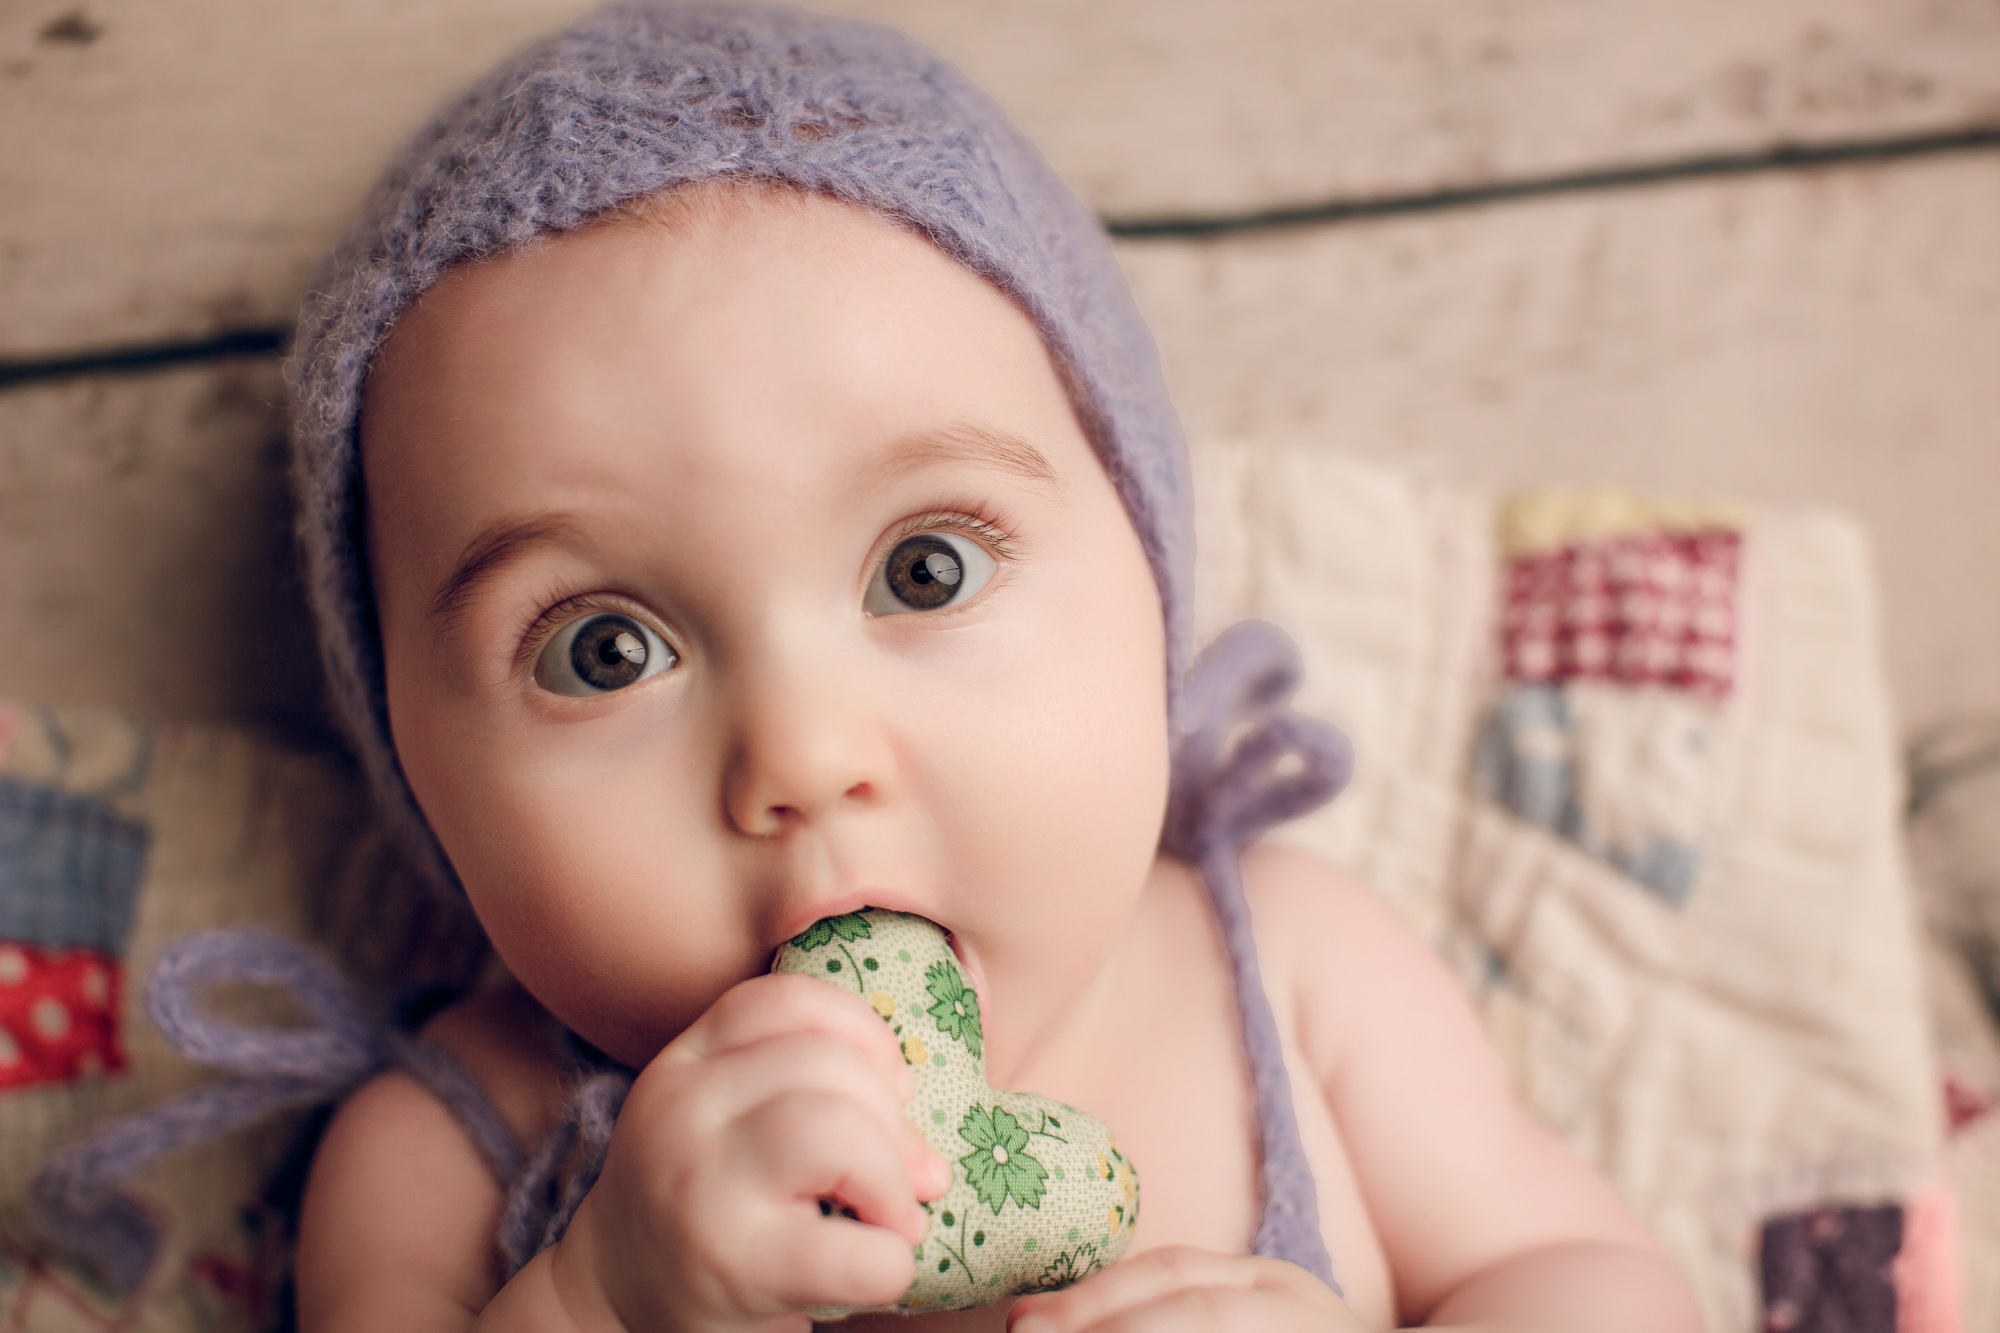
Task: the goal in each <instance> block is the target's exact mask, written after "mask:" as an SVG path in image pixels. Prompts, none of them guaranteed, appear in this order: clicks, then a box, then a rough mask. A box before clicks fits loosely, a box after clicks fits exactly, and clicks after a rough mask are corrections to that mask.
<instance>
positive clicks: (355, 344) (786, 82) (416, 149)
mask: <svg viewBox="0 0 2000 1333" xmlns="http://www.w3.org/2000/svg"><path fill="white" fill-rule="evenodd" d="M723 179H738V180H750V181H764V182H772V183H777V184H782V185H786V186H790V187H793V188H797V189H801V190H807V191H813V192H816V193H820V194H825V195H830V196H833V197H835V198H838V199H842V200H846V201H849V202H851V203H854V204H857V205H860V206H862V207H864V208H867V209H870V210H873V211H875V212H878V213H880V214H884V215H887V216H889V217H891V218H894V219H896V220H898V221H900V222H901V223H903V224H905V225H908V226H910V227H912V228H914V229H915V230H916V231H917V232H919V233H921V234H922V235H924V236H926V237H928V238H929V239H930V240H931V242H932V243H933V244H935V245H936V246H937V247H938V248H939V249H940V250H942V251H943V252H944V253H945V254H947V255H949V256H951V257H952V258H953V259H955V260H957V261H958V262H959V263H961V264H963V265H965V266H966V267H967V268H968V269H970V270H971V271H972V272H974V273H976V274H978V275H979V276H981V277H983V278H985V279H986V280H987V281H989V282H991V283H992V284H993V285H994V286H996V287H998V288H999V289H1000V290H1001V291H1002V292H1004V293H1006V294H1007V295H1008V296H1009V297H1011V298H1012V299H1013V300H1014V301H1015V302H1016V303H1017V304H1018V305H1019V307H1020V308H1021V309H1022V310H1023V311H1025V312H1026V313H1027V315H1028V317H1029V318H1030V320H1032V321H1033V323H1034V325H1035V327H1036V329H1037V330H1038V331H1039V332H1040V334H1041V337H1042V339H1043V342H1044V343H1045V344H1046V346H1047V347H1048V349H1049V352H1050V355H1051V358H1052V360H1053V361H1054V364H1055V365H1056V367H1057V370H1058V373H1059V374H1060V375H1061V376H1062V377H1063V379H1064V381H1065V383H1066V385H1067V387H1068V390H1069V393H1070V397H1071V401H1072V403H1073V404H1074V406H1075V409H1076V412H1077V415H1078V418H1079V420H1080V422H1081V424H1082V426H1083V429H1084V431H1085V433H1086V435H1087V436H1088V438H1089V439H1090V441H1091V442H1092V444H1093V446H1094V447H1095V448H1096V451H1097V454H1098V457H1099V459H1100V460H1101V461H1102V463H1103V465H1104V468H1105V470H1106V472H1107V473H1108V474H1109V476H1110V478H1111V481H1112V483H1113V485H1114V486H1115V487H1116V488H1117V491H1118V493H1119V495H1120V497H1121V498H1122V499H1123V501H1124V504H1125V508H1126V511H1127V512H1128V514H1129V515H1130V517H1131V520H1132V525H1133V527H1134V528H1135V529H1136V531H1137V533H1138V537H1139V541H1140V544H1141V546H1142V547H1143V549H1144V551H1145V553H1146V557H1147V559H1148V560H1149V561H1150V563H1151V566H1152V570H1153V576H1154V579H1155V581H1156V582H1157V584H1158V587H1159V593H1160V601H1161V605H1162V608H1163V610H1164V616H1165V625H1166V640H1167V661H1166V663H1165V670H1166V672H1167V682H1168V695H1169V699H1170V712H1171V713H1172V716H1171V717H1170V719H1169V724H1170V725H1171V726H1172V727H1173V732H1174V737H1175V755H1174V770H1175V774H1174V791H1173V795H1172V798H1171V801H1170V807H1169V811H1168V816H1167V826H1166V829H1165V831H1164V838H1163V845H1164V846H1165V847H1166V848H1167V849H1168V850H1170V851H1174V852H1176V853H1177V854H1179V855H1182V856H1184V857H1186V858H1187V859H1189V860H1190V861H1192V862H1194V863H1195V864H1197V865H1198V866H1199V867H1200V868H1201V869H1202V871H1203V873H1204V875H1205V877H1206V878H1207V880H1208V883H1209V886H1210V889H1211V893H1212V895H1213V897H1214V899H1215V903H1216V907H1217V912H1218V916H1219V918H1220V920H1221V923H1222V926H1223V932H1224V935H1225V937H1226V939H1227V940H1228V942H1229V947H1230V952H1231V954H1232V957H1233V961H1234V963H1235V965H1236V974H1237V995H1238V1001H1239V1006H1240V1007H1241V1008H1242V1010H1243V1021H1244V1034H1245V1042H1246V1048H1247V1051H1248V1054H1249V1056H1250V1065H1251V1069H1252V1077H1253V1082H1254V1084H1255V1089H1254V1091H1255V1095H1256V1104H1257V1111H1258V1116H1259V1119H1260V1122H1261V1130H1262V1137H1263V1167H1262V1179H1263V1185H1264V1191H1265V1200H1264V1202H1265V1208H1264V1221H1263V1225H1262V1226H1261V1227H1260V1230H1259V1232H1258V1237H1257V1248H1258V1250H1259V1252H1260V1253H1266V1254H1276V1255H1279V1256H1281V1257H1284V1258H1288V1259H1292V1260H1294V1261H1296V1262H1299V1263H1300V1264H1302V1265H1303V1266H1305V1267H1307V1268H1309V1269H1311V1270H1313V1271H1314V1272H1317V1273H1318V1274H1320V1276H1322V1277H1323V1278H1325V1279H1327V1280H1328V1281H1329V1282H1330V1281H1331V1280H1332V1273H1331V1266H1330V1263H1329V1261H1328V1258H1327V1256H1326V1252H1325V1249H1324V1247H1323V1246H1322V1245H1321V1243H1320V1240H1319V1236H1318V1225H1317V1220H1316V1214H1315V1204H1314V1197H1313V1190H1312V1182H1311V1177H1310V1174H1309V1172H1308V1171H1307V1169H1306V1165H1305V1159H1304V1154H1303V1151H1302V1149H1301V1148H1300V1146H1299V1143H1298V1137H1297V1132H1296V1127H1295V1126H1294V1124H1293V1121H1292V1111H1291V1100H1290V1094H1289V1088H1288V1085H1287V1080H1286V1077H1285V1070H1284V1064H1283V1060H1282V1058H1281V1056H1280V1055H1279V1053H1278V1041H1277V1032H1276V1028H1275V1025H1274V1024H1273V1023H1272V1021H1271V1015H1270V1011H1269V1006H1268V1003H1267V1002H1266V1000H1265V997H1264V994H1263V989H1262V986H1261V983H1260V982H1259V980H1258V976H1257V966H1256V957H1255V951H1254V948H1253V946H1252V944H1251V937H1250V924H1249V918H1248V910H1247V907H1246V906H1245V905H1244V900H1243V894H1242V888H1241V884H1240V880H1239V878H1238V870H1237V865H1236V862H1237V854H1238V852H1239V851H1240V850H1241V848H1242V846H1243V845H1244V844H1245V843H1247V842H1248V841H1249V839H1250V838H1252V837H1254V836H1256V834H1257V833H1258V832H1261V831H1262V829H1264V828H1267V827H1269V826H1270V825H1271V824H1273V823H1275V822H1277V821H1279V820H1281V819H1284V818H1288V817H1290V816H1292V815H1294V814H1297V813H1300V812H1302V811H1303V810H1304V809H1309V808H1311V807H1312V806H1314V805H1317V804H1319V803H1320V802H1321V801H1323V800H1325V799H1326V798H1327V797H1328V796H1330V795H1331V794H1332V792H1333V791H1334V790H1335V789H1337V787H1338V786H1339V785H1340V783H1341V782H1342V781H1343V780H1344V778H1345V774H1346V754H1345V748H1344V745H1343V744H1342V743H1340V741H1339V738H1338V736H1337V735H1333V734H1332V733H1331V732H1330V730H1329V729H1326V728H1324V727H1323V726H1321V725H1319V724H1314V723H1310V722H1309V721H1308V720H1307V719H1303V718H1300V717H1298V716H1297V715H1296V714H1292V713H1290V712H1289V711H1287V710H1286V709H1285V708H1284V701H1285V699H1286V698H1287V697H1288V696H1289V695H1290V693H1291V690H1292V687H1293V685H1294V684H1295V682H1296V679H1297V670H1298V668H1297V660H1296V655H1295V654H1294V653H1293V651H1292V650H1291V648H1290V645H1289V644H1288V643H1287V642H1285V641H1284V640H1283V638H1282V636H1280V635H1277V634H1276V632H1275V631H1272V630H1270V629H1269V628H1268V627H1260V626H1254V625H1253V626H1248V627H1239V630H1238V631H1237V632H1233V633H1232V634H1230V635H1225V636H1224V638H1223V639H1222V640H1221V641H1219V642H1218V644H1217V645H1215V646H1214V647H1212V648H1211V649H1210V650H1209V651H1208V652H1207V653H1205V654H1204V655H1203V659H1202V661H1201V662H1200V663H1191V662H1190V660H1189V654H1188V644H1189V637H1190V630H1191V624H1190V620H1191V616H1190V609H1191V608H1190V601H1191V594H1192V565H1193V559H1192V557H1193V522H1192V497H1191V487H1190V482H1189V476H1188V467H1187V460H1186V455H1185V450H1184V447H1183V444H1182V440H1181V434H1180V428H1179V425H1178V422H1177V420H1176V417H1175V414H1174V411H1173V408H1172V406H1171V404H1170V403H1169V401H1168V398H1167V393H1166V389H1165V385H1164V383H1163V382H1162V379H1161V375H1160V369H1159V362H1158V357H1157V354H1156V352H1155V350H1154V347H1153V343H1152V339H1151V337H1150V336H1149V334H1148V333H1147V331H1146V328H1145V326H1144V324H1143V323H1142V322H1141V320H1140V318H1139V315H1138V312H1137V310H1136V309H1135V307H1134V306H1133V303H1132V299H1131V296H1130V293H1129V292H1128V291H1127V289H1126V286H1125V282H1124V279H1123V276H1122V275H1121V273H1120V271H1119V269H1118V266H1117V263H1116V261H1115V259H1114V258H1113V255H1112V251H1111V246H1110V243H1109V241H1108V239H1107V238H1106V236H1105V233H1104V231H1103V229H1102V227H1101V226H1100V225H1099V224H1098V222H1097V220H1096V219H1095V218H1094V217H1093V216H1092V215H1091V214H1090V212H1089V211H1088V210H1087V209H1085V207H1084V206H1083V205H1082V203H1080V202H1079V201H1078V200H1077V198H1076V197H1075V196H1074V195H1072V194H1071V193H1070V192H1069V190H1068V189H1066V188H1065V187H1064V186H1063V185H1062V183H1061V182H1060V181H1059V180H1058V179H1057V178H1056V176H1055V174H1054V173H1053V172H1052V171H1051V170H1050V169H1049V167H1048V165H1047V164H1046V163H1045V162H1044V161H1043V160H1042V158H1041V156H1040V155H1039V154H1038V153H1037V152H1036V151H1035V149H1034V148H1033V147H1032V146H1030V145H1029V144H1028V142H1027V141H1026V140H1025V139H1024V138H1023V137H1022V136H1021V135H1020V134H1019V132H1017V131H1016V130H1015V129H1014V128H1013V127H1012V126H1011V125H1010V124H1008V122H1007V120H1006V118H1005V117H1004V116H1003V115H1002V114H1001V112H1000V111H999V109H998V108H997V107H996V106H995V105H994V104H993V103H992V102H991V101H989V100H988V99H987V98H985V97H984V96H983V95H981V94H980V93H979V92H978V91H976V90H975V89H974V88H972V87H971V86H970V85H969V84H968V83H967V82H966V81H965V80H964V78H962V77H961V76H960V75H959V74H958V73H957V72H956V71H955V70H953V69H952V68H951V67H950V66H949V65H947V64H945V63H944V62H943V61H941V60H940V59H938V58H937V57H936V56H935V55H933V54H931V53H930V52H929V51H927V50H925V49H924V48H923V47H921V46H919V45H918V44H917V43H916V42H914V41H912V40H910V39H909V38H906V37H904V36H902V35H901V34H898V33H895V32H892V31H889V30H887V29H884V28H879V27H875V26H872V25H868V24H862V23H854V22H846V21H834V20H826V19H820V18H816V17H813V16H810V15H807V14H803V13H799V12H796V11H791V10H770V9H762V8H750V7H742V6H737V5H727V6H724V5H685V6H683V5H656V4H645V3H620V4H613V5H611V6H609V7H607V8H605V9H603V10H601V11H599V12H598V13H597V14H596V15H594V16H592V17H591V18H589V19H587V20H585V21H584V22H583V23H581V24H579V25H578V26H576V27H574V28H572V29H570V30H569V31H567V32H565V33H562V34H561V35H559V36H557V37H555V38H553V39H551V40H549V41H547V42H545V43H543V44H541V45H540V46H537V47H535V48H533V49H532V50H530V51H528V52H527V53H525V54H524V55H522V56H521V57H519V58H518V59H516V60H514V61H512V62H511V63H509V64H508V65H506V66H505V67H504V68H502V69H501V70H499V71H498V72H497V73H495V74H493V75H492V76H490V77H489V78H487V79H486V80H485V81H484V82H482V83H480V84H479V85H478V86H476V87H475V88H474V89H472V91H470V92H469V93H467V94H466V95H465V96H463V97H462V98H460V99H459V100H457V101H456V102H454V103H453V104H452V105H450V106H448V107H447V108H446V109H445V110H444V111H443V112H442V113H441V114H440V115H439V116H438V118H437V119H436V120H435V121H434V122H433V123H432V124H431V125H430V127H429V128H428V129H426V130H425V131H424V132H423V133H422V134H421V135H419V136H418V137H417V138H416V139H415V140H414V141H413V142H412V143H411V144H410V146H409V147H408V148H407V149H406V150H405V151H404V153H403V154H402V156H401V157H400V158H399V159H398V160H397V161H396V162H395V163H394V164H393V165H392V167H391V168H390V170H389V172H388V173H387V175H386V176H385V177H384V179H383V180H382V182H381V184H380V185H379V186H378V187H377V189H376V190H375V192H374V194H373V195H372V196H371V198H370V200H369V201H368V204H367V206H366V208H365V209H364V211H363V213H362V215H361V217H360V219H359V220H358V222H357V223H356V224H355V226H354V228H353V230H352V231H351V232H350V233H349V235H348V237H347V239H346V241H345V242H344V243H343V244H342V245H341V246H340V248H339V249H337V250H336V251H335V252H334V254H333V255H332V256H331V257H330V259H329V260H328V262H327V264H326V266H325V268H324V269H323V270H322V271H321V273H320V275H319V277H318V279H317V281H316V282H315V284H314V288H313V292H312V295H311V296H310V297H309V299H308V301H307V303H306V306H305V309H304V311H303V313H302V315H301V317H300V322H299V328H298V334H297V340H296V343H295V350H294V352H293V355H292V359H291V363H290V367H289V369H290V373H291V377H292V382H293V385H294V389H295V407H296V423H295V440H294V477H295V485H296V488H297V496H298V503H299V510H300V519H299V521H300V530H301V536H302V544H303V547H304V552H305V562H306V575H307V584H308V589H309V593H310V596H311V600H312V605H313V609H314V611H315V613H316V615H317V617H318V621H319V630H320V639H321V645H322V651H323V653H324V655H325V659H326V665H327V671H328V676H329V679H330V681H331V685H332V691H333V699H334V703H335V706H336V708H337V709H338V712H339V714H340V717H341V720H342V721H343V723H344V724H345V726H346V729H347V732H348V734H349V735H350V737H351V738H352V740H353V743H354V744H355V746H356V748H357V750H358V751H359V754H360V756H361V759H362V762H363V764H364V765H365V767H366V769H367V771H368V773H369V776H370V777H371V778H372V780H373V781H374V783H375V785H376V787H377V789H378V791H379V793H380V794H381V796H382V797H383V799H384V801H385V803H386V804H387V805H388V807H389V808H390V809H391V810H392V811H393V812H395V813H396V815H397V816H398V817H400V819H401V820H402V821H403V822H404V823H405V825H406V826H407V829H408V831H409V832H410V833H411V835H412V837H413V841H414V842H415V843H416V844H417V845H418V846H419V847H420V848H421V849H422V850H423V852H424V853H425V854H426V855H427V856H428V857H429V858H430V860H431V862H432V865H433V867H434V868H435V869H436V870H438V871H439V872H441V875H442V876H443V877H445V878H447V879H448V878H449V873H450V872H449V868H448V866H446V865H445V863H444V859H443V856H442V854H441V852H440V851H439V850H438V848H437V844H436V842H435V840H434V838H432V837H431V835H430V831H429V829H428V827H427V826H426V825H425V824H424V821H423V818H422V816H421V814H420V813H419V812H418V810H417V807H416V804H415V801H414V798H413V797H412V795H411V793H410V790H409V787H408V785H407V784H406V782H405V781H404V778H403V775H402V771H401V768H400V766H399V764H398V762H397V759H396V756H395V752H394V749H393V747H392V745H391V743H390V740H389V734H390V733H389V723H388V711H387V704H386V697H385V689H384V683H383V659H382V646H381V641H380V638H379V634H378V631H377V627H376V617H375V612H374V607H373V604H372V597H371V593H370V586H369V579H368V574H367V571H366V568H365V564H364V559H363V545H362V541H361V534H362V527H363V523H362V512H361V504H362V494H361V486H360V468H359V462H360V460H359V447H358V441H357V419H358V416H359V413H360V408H361V402H362V392H363V385H364V382H365V380H366V377H367V374H368V369H369V364H370V361H371V359H372V358H373V356H374V354H375V352H376V350H377V349H378V348H379V347H380V346H381V345H382V342H383V340H384V339H385V338H386V337H387V336H388V334H389V331H390V329H391V328H392V327H393V326H394V323H395V321H396V319H397V317H398V316H399V315H400V314H401V312H402V311H403V310H404V309H406V308H407V307H408V306H409V305H410V303H411V302H413V301H415V300H416V299H417V298H418V297H419V296H421V295H422V294H423V293H424V291H425V290H427V289H428V288H429V287H430V286H431V284H433V283H434V282H436V281H437V279H438V278H439V276H440V275H441V274H443V273H444V271H445V270H446V269H448V268H449V267H450V266H451V265H453V264H455V263H458V262H459V261H461V260H466V259H471V258H476V257H480V256H488V255H494V254H498V253H501V252H504V251H506V250H508V249H511V248H512V247H515V246H518V245H520V244H522V243H524V242H526V241H528V240H530V239H532V238H534V237H538V236H543V235H548V234H550V233H558V232H563V231H566V230H569V229H571V228H574V227H577V226H580V225H582V224H584V223H586V222H588V221H590V220H591V219H593V218H594V217H596V216H597V215H599V214H601V213H603V212H604V211H605V210H607V209H610V208H614V207H616V206H617V205H620V204H624V203H627V202H628V201H632V200H636V199H639V198H642V197H644V196H648V195H652V194H656V193H658V192H660V191H663V190H668V189H671V188H673V187H675V186H678V185H684V184H690V183H696V182H703V181H714V180H723ZM1191 667H1192V670H1190V668H1191Z"/></svg>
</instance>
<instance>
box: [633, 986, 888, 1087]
mask: <svg viewBox="0 0 2000 1333" xmlns="http://www.w3.org/2000/svg"><path fill="white" fill-rule="evenodd" d="M802 1032H823V1033H827V1034H829V1035H831V1036H836V1037H841V1038H844V1039H845V1040H847V1041H848V1042H850V1043H852V1044H853V1045H854V1047H855V1048H856V1049H857V1050H859V1051H860V1052H861V1053H862V1054H863V1055H864V1056H866V1057H867V1059H868V1062H869V1063H870V1064H871V1065H873V1066H874V1067H875V1069H876V1071H877V1072H878V1073H880V1074H881V1075H882V1076H883V1077H884V1078H886V1079H888V1081H889V1085H890V1086H891V1087H892V1088H894V1089H895V1090H896V1094H897V1096H898V1097H900V1098H908V1097H909V1095H910V1092H911V1090H912V1089H913V1088H914V1087H915V1086H916V1079H915V1076H914V1075H912V1074H911V1073H910V1066H909V1064H908V1063H907V1062H906V1061H905V1060H904V1059H903V1052H902V1048H901V1047H900V1046H898V1045H897V1044H896V1037H895V1034H894V1033H892V1032H890V1031H889V1025H888V1024H886V1023H884V1022H883V1021H882V1019H881V1017H880V1016H879V1015H877V1014H876V1012H875V1011H874V1010H873V1009H871V1008H869V1007H868V1004H867V1002H866V1001H864V1000H863V999H862V998H861V997H860V996H859V995H851V994H848V993H846V992H844V991H839V990H836V989H834V988H833V987H831V986H829V985H827V984H826V983H825V982H822V981H815V980H814V979H812V978H811V977H802V976H797V975H795V974H789V973H787V974H776V975H771V976H762V977H752V978H751V979H750V980H748V981H743V982H738V983H737V984H736V985H734V986H731V987H730V988H729V989H728V990H727V991H724V992H723V994H722V997H721V998H720V999H718V1000H717V1001H716V1002H715V1003H714V1004H712V1005H710V1006H709V1009H708V1012H707V1013H705V1014H703V1015H702V1016H701V1018H700V1019H699V1020H697V1021H696V1022H695V1024H694V1025H693V1026H692V1027H690V1028H689V1029H688V1030H687V1031H686V1032H684V1033H682V1034H681V1035H680V1036H679V1037H677V1038H675V1039H674V1041H673V1042H671V1043H670V1044H669V1045H668V1046H667V1048H666V1050H664V1051H662V1052H661V1053H660V1059H662V1060H667V1061H671V1062H676V1063H678V1062H681V1061H687V1060H702V1059H708V1058H710V1057H713V1056H717V1055H724V1054H727V1053H729V1052H731V1051H739V1050H742V1049H744V1048H745V1047H748V1046H755V1045H757V1044H758V1043H760V1042H765V1041H769V1040H770V1039H771V1038H773V1037H780V1036H788V1035H793V1034H796V1033H802Z"/></svg>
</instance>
